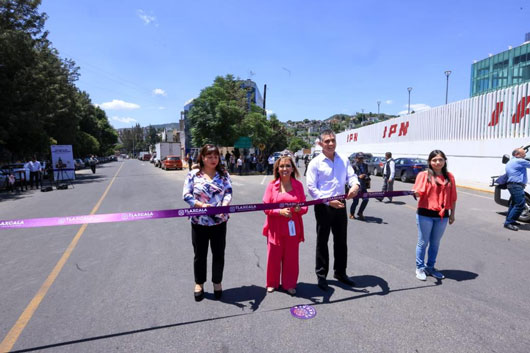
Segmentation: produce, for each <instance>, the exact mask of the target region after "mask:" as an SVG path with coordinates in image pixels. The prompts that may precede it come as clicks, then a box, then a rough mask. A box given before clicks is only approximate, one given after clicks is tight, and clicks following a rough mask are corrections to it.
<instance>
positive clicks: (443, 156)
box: [427, 150, 451, 184]
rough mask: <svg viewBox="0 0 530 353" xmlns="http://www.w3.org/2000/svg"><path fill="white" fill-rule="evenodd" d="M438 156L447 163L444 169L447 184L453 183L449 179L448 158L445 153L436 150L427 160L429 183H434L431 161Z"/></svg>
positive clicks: (443, 173)
mask: <svg viewBox="0 0 530 353" xmlns="http://www.w3.org/2000/svg"><path fill="white" fill-rule="evenodd" d="M436 156H441V157H442V158H443V159H444V161H445V163H444V166H443V167H442V175H443V176H444V178H445V183H446V184H448V183H450V182H451V179H449V174H448V173H447V157H446V156H445V153H443V152H442V151H440V150H434V151H432V152H431V153H430V154H429V159H428V160H427V173H428V174H427V181H428V182H429V183H432V178H433V176H434V170H433V169H432V167H431V160H432V159H433V158H434V157H436Z"/></svg>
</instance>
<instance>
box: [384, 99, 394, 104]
mask: <svg viewBox="0 0 530 353" xmlns="http://www.w3.org/2000/svg"><path fill="white" fill-rule="evenodd" d="M385 103H386V104H392V103H394V102H393V101H392V99H389V100H386V101H385Z"/></svg>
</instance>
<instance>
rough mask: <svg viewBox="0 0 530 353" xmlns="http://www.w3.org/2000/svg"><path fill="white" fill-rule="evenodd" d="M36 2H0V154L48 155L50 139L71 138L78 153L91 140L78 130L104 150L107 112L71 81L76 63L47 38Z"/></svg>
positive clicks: (108, 135)
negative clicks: (93, 103)
mask: <svg viewBox="0 0 530 353" xmlns="http://www.w3.org/2000/svg"><path fill="white" fill-rule="evenodd" d="M40 3H41V1H40V0H2V1H1V2H0V92H2V94H1V95H0V106H1V107H2V109H0V158H9V159H19V158H24V157H25V156H29V155H33V154H37V155H39V156H43V155H47V154H48V153H49V146H50V144H51V143H52V141H53V142H55V143H58V144H72V145H73V147H74V153H76V154H77V155H79V154H80V153H79V152H76V151H77V150H78V149H81V150H85V149H86V146H87V141H88V140H90V139H89V138H88V137H87V136H85V135H84V134H81V133H80V132H84V133H86V134H88V135H90V136H92V137H94V138H96V141H97V142H98V145H99V151H96V152H99V153H104V152H107V151H108V150H110V149H112V146H113V145H114V144H115V143H116V141H117V136H116V133H115V132H114V131H113V129H112V127H111V126H110V124H109V123H108V119H107V117H106V115H105V112H104V111H102V110H101V109H99V108H95V107H94V106H93V105H92V102H91V101H90V98H89V97H88V95H87V94H86V93H84V92H80V91H79V89H78V88H77V87H75V85H74V83H75V81H76V80H77V79H78V78H79V73H78V67H76V65H75V63H74V62H73V61H72V60H67V59H61V58H60V57H59V55H58V52H57V50H56V49H54V48H53V47H52V43H51V42H50V41H49V40H48V39H47V35H48V32H46V31H45V30H44V23H45V21H46V19H47V16H46V14H45V13H39V12H38V11H37V8H38V6H39V5H40ZM92 142H93V141H92ZM78 144H79V145H78ZM89 145H91V146H92V147H93V146H94V144H93V143H90V144H89ZM92 147H91V148H92Z"/></svg>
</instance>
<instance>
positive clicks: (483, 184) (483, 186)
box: [456, 179, 495, 194]
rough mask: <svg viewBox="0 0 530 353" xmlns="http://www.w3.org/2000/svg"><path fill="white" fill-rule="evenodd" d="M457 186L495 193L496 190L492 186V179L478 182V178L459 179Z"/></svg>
mask: <svg viewBox="0 0 530 353" xmlns="http://www.w3.org/2000/svg"><path fill="white" fill-rule="evenodd" d="M456 186H457V187H461V188H466V189H471V190H475V191H482V192H487V193H490V194H493V193H494V191H495V189H494V188H493V187H491V186H490V180H487V181H480V182H478V181H476V180H465V179H457V180H456Z"/></svg>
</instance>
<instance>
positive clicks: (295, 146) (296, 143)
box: [287, 137, 311, 153]
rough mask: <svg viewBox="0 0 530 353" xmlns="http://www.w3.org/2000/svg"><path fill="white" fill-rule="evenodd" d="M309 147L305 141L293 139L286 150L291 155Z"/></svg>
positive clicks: (297, 138)
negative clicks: (290, 152)
mask: <svg viewBox="0 0 530 353" xmlns="http://www.w3.org/2000/svg"><path fill="white" fill-rule="evenodd" d="M310 147H311V146H310V145H309V143H307V142H306V141H304V140H302V139H301V138H300V137H293V138H291V139H290V140H289V145H288V147H287V148H288V149H289V150H290V151H292V152H293V153H294V152H296V151H299V150H301V149H302V148H310Z"/></svg>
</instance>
